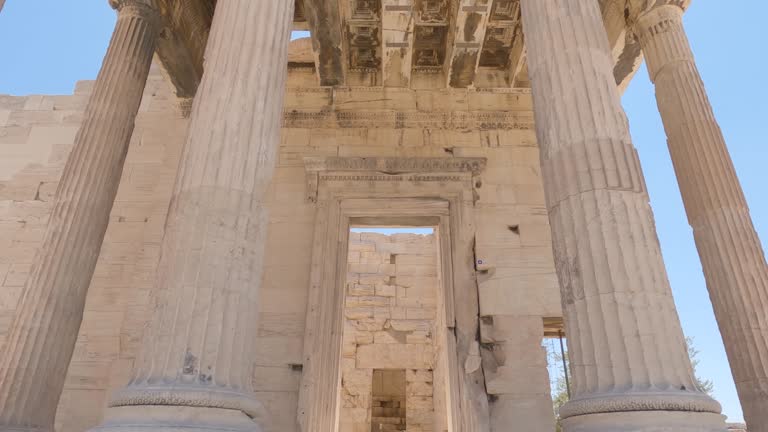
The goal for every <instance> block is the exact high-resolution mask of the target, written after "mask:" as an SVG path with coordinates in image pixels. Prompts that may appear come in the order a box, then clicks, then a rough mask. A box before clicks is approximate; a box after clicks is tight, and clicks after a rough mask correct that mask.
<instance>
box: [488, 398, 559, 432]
mask: <svg viewBox="0 0 768 432" xmlns="http://www.w3.org/2000/svg"><path fill="white" fill-rule="evenodd" d="M489 405H490V409H491V431H493V432H504V431H508V430H509V425H515V429H516V430H521V431H527V432H551V431H553V430H555V416H554V414H553V413H552V400H551V399H550V397H549V396H548V395H542V396H531V395H524V396H519V395H505V394H501V395H496V397H495V398H493V400H492V401H491V403H490V404H489Z"/></svg>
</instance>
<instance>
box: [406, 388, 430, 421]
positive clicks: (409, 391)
mask: <svg viewBox="0 0 768 432" xmlns="http://www.w3.org/2000/svg"><path fill="white" fill-rule="evenodd" d="M406 395H407V396H432V381H414V382H409V383H408V385H407V388H406ZM420 423H423V422H420Z"/></svg>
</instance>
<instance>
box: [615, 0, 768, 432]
mask: <svg viewBox="0 0 768 432" xmlns="http://www.w3.org/2000/svg"><path fill="white" fill-rule="evenodd" d="M632 12H633V13H632V14H631V16H630V18H631V19H632V20H633V29H634V31H635V34H636V35H637V37H638V39H639V41H640V44H641V46H642V48H643V53H644V54H645V57H646V59H647V62H648V73H649V75H650V77H651V81H653V82H654V84H655V85H656V100H657V103H658V107H659V112H660V113H661V118H662V122H663V123H664V129H665V131H666V133H667V138H668V145H669V151H670V156H671V158H672V164H673V166H674V168H675V173H676V175H677V180H678V184H679V186H680V192H681V195H682V197H683V203H684V205H685V210H686V214H687V216H688V222H689V224H690V225H691V227H692V229H693V235H694V239H695V242H696V248H697V249H698V252H699V257H700V259H701V264H702V269H703V271H704V276H705V279H706V282H707V288H708V290H709V295H710V298H711V300H712V306H713V309H714V311H715V316H716V318H717V322H718V325H719V327H720V332H721V334H722V337H723V342H724V345H725V350H726V353H727V354H728V360H729V362H730V365H731V370H732V372H733V377H734V381H735V383H736V389H737V391H738V394H739V399H740V401H741V405H742V408H743V410H744V417H745V419H746V421H747V424H748V427H749V430H750V431H756V432H766V431H768V314H767V313H766V310H768V265H766V261H765V254H764V252H763V249H762V245H761V243H760V239H759V238H758V236H757V232H756V231H755V228H754V225H753V224H752V219H751V217H750V215H749V208H748V206H747V202H746V198H745V197H744V193H743V191H742V189H741V185H740V184H739V180H738V177H737V176H736V171H735V169H734V166H733V162H732V161H731V158H730V155H729V154H728V148H727V146H726V144H725V139H724V137H723V134H722V131H721V130H720V127H719V125H718V124H717V120H716V118H715V114H714V112H713V110H712V106H711V104H710V102H709V98H708V97H707V92H706V89H705V87H704V83H703V81H702V79H701V76H700V74H699V71H698V69H697V67H696V63H695V60H694V57H693V53H692V51H691V48H690V45H689V42H688V38H687V36H686V34H685V29H684V27H683V20H682V16H683V10H682V9H681V8H680V7H679V6H677V5H675V4H665V3H663V2H662V4H661V5H655V6H654V7H651V8H648V9H646V10H634V11H632Z"/></svg>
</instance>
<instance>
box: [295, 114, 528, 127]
mask: <svg viewBox="0 0 768 432" xmlns="http://www.w3.org/2000/svg"><path fill="white" fill-rule="evenodd" d="M283 127H287V128H309V129H311V128H373V129H377V128H392V129H423V128H430V129H502V130H512V129H516V130H532V129H533V127H534V121H533V112H532V111H450V112H435V111H433V112H427V111H334V110H332V109H321V110H314V111H305V110H291V111H287V112H284V113H283Z"/></svg>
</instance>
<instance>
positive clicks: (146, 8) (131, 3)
mask: <svg viewBox="0 0 768 432" xmlns="http://www.w3.org/2000/svg"><path fill="white" fill-rule="evenodd" d="M109 5H110V6H112V8H113V9H115V10H116V11H118V12H119V13H120V14H121V16H122V15H133V16H138V17H141V18H144V19H147V20H150V21H152V22H153V24H155V25H156V26H159V25H160V12H159V10H158V9H157V6H156V5H155V2H154V0H109Z"/></svg>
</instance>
